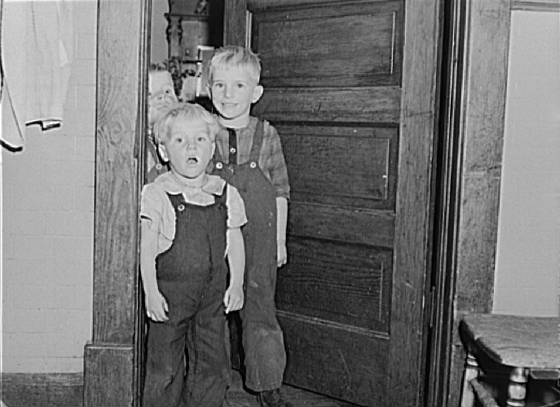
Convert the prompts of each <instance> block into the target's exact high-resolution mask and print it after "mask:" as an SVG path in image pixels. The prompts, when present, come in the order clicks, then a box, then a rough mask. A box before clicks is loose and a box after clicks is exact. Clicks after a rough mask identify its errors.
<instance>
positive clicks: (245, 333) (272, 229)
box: [214, 121, 286, 392]
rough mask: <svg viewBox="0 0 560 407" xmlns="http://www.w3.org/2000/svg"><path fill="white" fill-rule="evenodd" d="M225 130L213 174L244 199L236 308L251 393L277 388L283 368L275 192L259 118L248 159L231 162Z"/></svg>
mask: <svg viewBox="0 0 560 407" xmlns="http://www.w3.org/2000/svg"><path fill="white" fill-rule="evenodd" d="M228 131H229V133H230V138H229V147H230V154H229V157H228V158H229V159H228V161H227V163H226V162H225V161H224V160H223V158H222V156H221V154H220V152H219V151H218V149H216V157H215V166H214V173H215V174H217V175H220V176H221V177H222V178H224V179H225V180H226V181H227V182H228V183H230V184H232V185H233V186H234V187H236V188H237V189H238V190H239V193H240V194H241V197H242V198H243V201H244V202H245V212H246V214H247V224H246V225H245V226H243V227H242V229H241V230H242V233H243V238H244V240H245V263H246V267H245V305H244V306H243V308H242V309H241V311H240V317H241V321H242V337H243V350H244V353H245V373H246V378H245V385H246V386H247V387H248V388H250V389H251V390H254V391H258V392H260V391H265V390H273V389H277V388H279V387H280V385H281V384H282V379H283V375H284V369H285V366H286V352H285V349H284V337H283V334H282V330H281V328H280V325H279V324H278V320H277V319H276V306H275V303H274V296H275V290H276V269H277V265H276V257H277V248H276V192H275V189H274V187H273V185H272V184H271V183H270V181H269V180H268V179H267V178H266V176H265V175H264V174H263V172H262V171H261V169H260V167H259V165H258V162H259V154H260V151H261V147H262V141H263V122H262V121H259V123H258V124H257V128H256V130H255V134H254V137H253V145H252V147H251V153H250V157H249V161H248V162H246V163H243V164H237V150H236V146H237V140H236V135H235V132H234V131H233V130H231V129H228Z"/></svg>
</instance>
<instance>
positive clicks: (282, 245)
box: [276, 240, 288, 267]
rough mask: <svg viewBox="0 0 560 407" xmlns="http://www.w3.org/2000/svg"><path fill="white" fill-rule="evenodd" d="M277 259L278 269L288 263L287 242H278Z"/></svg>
mask: <svg viewBox="0 0 560 407" xmlns="http://www.w3.org/2000/svg"><path fill="white" fill-rule="evenodd" d="M276 256H277V257H276V258H277V259H278V267H282V266H283V265H284V264H286V263H287V261H288V250H287V249H286V242H282V241H280V240H279V241H278V242H277V244H276Z"/></svg>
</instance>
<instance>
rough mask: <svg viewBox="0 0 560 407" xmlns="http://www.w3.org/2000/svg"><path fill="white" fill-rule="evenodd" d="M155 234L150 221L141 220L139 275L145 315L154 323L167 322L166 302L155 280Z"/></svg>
mask: <svg viewBox="0 0 560 407" xmlns="http://www.w3.org/2000/svg"><path fill="white" fill-rule="evenodd" d="M156 255H157V232H156V231H155V230H153V228H151V227H150V221H148V220H145V219H142V222H141V235H140V275H141V277H142V286H143V287H144V297H145V302H146V314H147V316H148V318H150V319H152V320H154V321H158V322H161V321H167V319H168V318H167V311H168V306H167V301H166V300H165V297H163V295H162V294H161V293H160V291H159V288H158V284H157V279H156V262H155V258H156Z"/></svg>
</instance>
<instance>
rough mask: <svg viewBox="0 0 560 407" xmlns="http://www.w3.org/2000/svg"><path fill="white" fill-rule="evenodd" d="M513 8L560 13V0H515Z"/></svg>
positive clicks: (512, 3) (512, 4)
mask: <svg viewBox="0 0 560 407" xmlns="http://www.w3.org/2000/svg"><path fill="white" fill-rule="evenodd" d="M511 9H512V10H524V11H549V12H557V13H560V0H513V1H512V2H511Z"/></svg>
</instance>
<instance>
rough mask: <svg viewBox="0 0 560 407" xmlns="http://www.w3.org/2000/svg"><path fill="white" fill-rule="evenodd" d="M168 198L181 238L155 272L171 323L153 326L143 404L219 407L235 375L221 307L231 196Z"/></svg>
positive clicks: (162, 257)
mask: <svg viewBox="0 0 560 407" xmlns="http://www.w3.org/2000/svg"><path fill="white" fill-rule="evenodd" d="M168 196H169V199H170V201H171V203H172V204H173V207H174V208H175V214H176V224H175V239H174V240H173V243H172V245H171V247H170V248H169V249H168V250H167V251H165V252H163V253H161V254H159V255H158V256H157V258H156V270H157V281H158V287H159V290H160V291H161V293H162V295H163V296H164V297H165V298H166V300H167V303H168V306H169V312H168V317H169V320H168V321H166V322H153V321H149V328H148V343H147V361H146V378H145V384H144V397H143V405H144V406H145V407H147V406H154V407H155V406H157V407H163V406H165V407H172V406H192V407H200V406H205V407H207V406H208V407H214V406H216V407H218V406H219V407H221V406H222V403H223V401H224V397H225V392H226V390H227V387H228V385H229V382H230V374H231V372H230V369H231V367H230V360H229V343H227V342H226V340H225V336H226V318H225V313H224V306H223V303H222V301H223V297H224V293H225V289H226V284H227V268H226V263H225V248H226V217H227V208H226V205H225V203H226V192H224V194H223V195H222V196H221V197H218V196H216V202H215V203H214V204H212V205H210V206H198V205H192V204H188V203H186V202H185V200H184V198H183V195H181V194H179V195H171V194H168ZM185 344H186V346H187V355H188V363H185ZM185 368H187V369H188V374H187V380H186V382H185Z"/></svg>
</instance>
